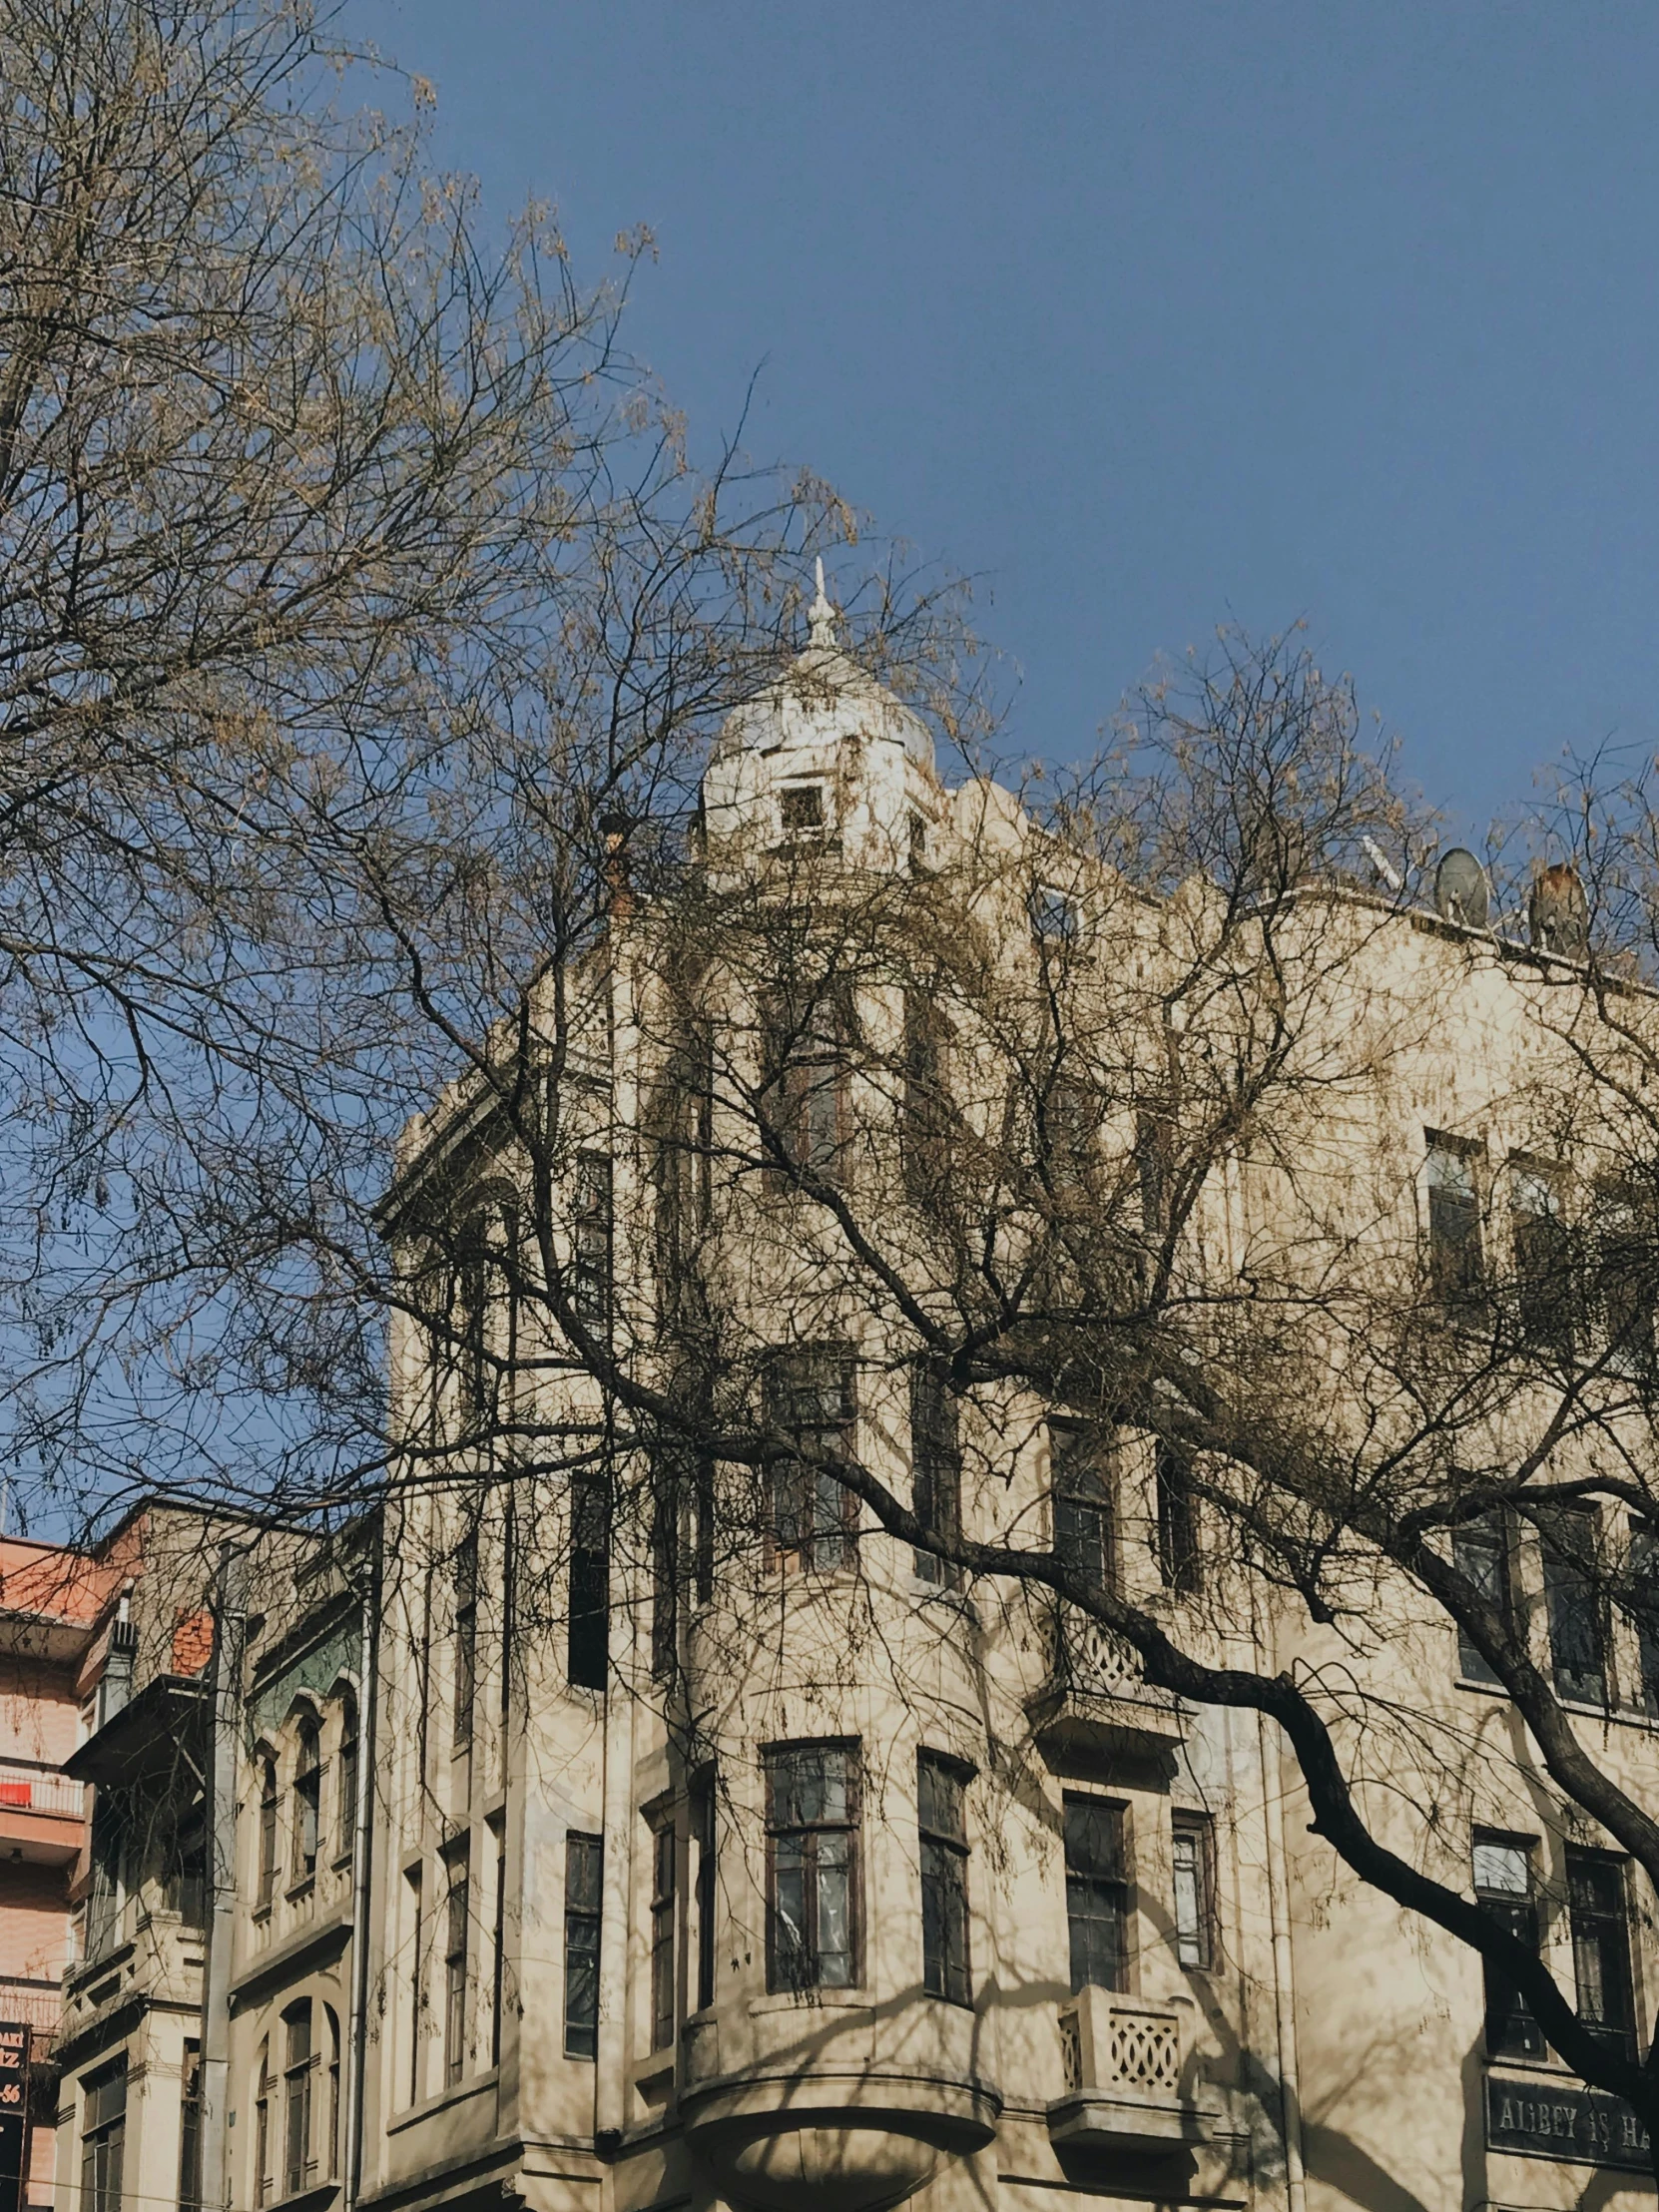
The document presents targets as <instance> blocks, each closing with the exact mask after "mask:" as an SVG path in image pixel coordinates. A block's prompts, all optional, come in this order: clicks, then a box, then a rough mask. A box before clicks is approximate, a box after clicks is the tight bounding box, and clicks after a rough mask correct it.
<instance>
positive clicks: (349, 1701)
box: [335, 1690, 359, 1859]
mask: <svg viewBox="0 0 1659 2212" xmlns="http://www.w3.org/2000/svg"><path fill="white" fill-rule="evenodd" d="M358 1743H359V1738H358V1735H357V1701H356V1699H355V1698H354V1697H353V1696H352V1695H351V1692H350V1691H349V1690H347V1691H346V1692H345V1695H344V1696H343V1697H342V1698H341V1699H340V1708H339V1788H338V1791H337V1792H336V1795H335V1803H336V1807H337V1813H336V1819H335V1827H336V1828H337V1830H338V1833H339V1856H340V1857H341V1859H349V1858H350V1857H351V1854H352V1852H353V1850H354V1849H355V1847H356V1841H357V1757H358Z"/></svg>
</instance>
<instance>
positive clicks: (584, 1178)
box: [571, 1152, 611, 1329]
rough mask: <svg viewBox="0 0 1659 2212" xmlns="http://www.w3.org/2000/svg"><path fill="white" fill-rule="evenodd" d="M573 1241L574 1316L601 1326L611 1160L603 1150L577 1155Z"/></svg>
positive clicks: (605, 1316)
mask: <svg viewBox="0 0 1659 2212" xmlns="http://www.w3.org/2000/svg"><path fill="white" fill-rule="evenodd" d="M571 1227H572V1244H573V1249H574V1255H575V1283H574V1287H573V1291H572V1303H573V1305H574V1306H575V1308H576V1314H577V1318H578V1319H579V1320H580V1321H584V1322H586V1323H587V1324H588V1326H589V1327H590V1328H594V1329H601V1328H603V1327H604V1325H605V1323H606V1322H607V1321H608V1320H609V1319H610V1312H611V1162H610V1159H609V1157H608V1155H606V1154H605V1153H603V1152H582V1153H578V1154H577V1158H576V1191H575V1208H574V1219H573V1222H572V1225H571Z"/></svg>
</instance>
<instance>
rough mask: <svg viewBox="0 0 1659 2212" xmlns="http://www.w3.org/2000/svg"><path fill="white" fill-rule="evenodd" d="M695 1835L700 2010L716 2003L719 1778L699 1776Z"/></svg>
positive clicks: (694, 1807)
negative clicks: (716, 1790)
mask: <svg viewBox="0 0 1659 2212" xmlns="http://www.w3.org/2000/svg"><path fill="white" fill-rule="evenodd" d="M692 1834H693V1838H694V1840H695V1842H696V1844H697V2008H698V2010H699V2011H701V2010H702V2009H703V2007H704V2005H706V2004H713V2003H714V2001H715V1899H716V1894H717V1892H716V1879H717V1866H718V1862H717V1860H716V1857H715V1848H716V1847H715V1776H714V1771H713V1769H708V1770H705V1772H704V1773H703V1774H702V1775H700V1776H699V1778H698V1783H697V1787H696V1789H695V1790H694V1791H693V1793H692Z"/></svg>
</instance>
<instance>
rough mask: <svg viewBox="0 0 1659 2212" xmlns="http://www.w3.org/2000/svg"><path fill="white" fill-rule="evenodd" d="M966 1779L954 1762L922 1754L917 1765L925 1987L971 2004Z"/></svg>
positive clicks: (917, 1819) (951, 2001) (925, 1753)
mask: <svg viewBox="0 0 1659 2212" xmlns="http://www.w3.org/2000/svg"><path fill="white" fill-rule="evenodd" d="M966 1781H967V1777H966V1775H965V1773H964V1771H963V1770H962V1768H961V1767H959V1766H958V1765H957V1764H956V1762H955V1761H954V1760H953V1759H941V1758H939V1757H937V1756H936V1755H935V1754H934V1753H932V1752H926V1751H924V1752H922V1753H921V1755H920V1757H919V1758H918V1760H917V1762H916V1823H917V1827H918V1830H919V1832H920V1840H921V1982H922V1987H923V1988H924V1989H925V1990H926V1991H927V1993H928V1995H929V1996H935V1997H944V1998H947V1999H948V2001H949V2002H950V2003H952V2004H971V2003H972V2002H973V1991H972V1986H971V1982H970V1979H969V1973H968V1902H967V1864H968V1846H967V1828H966V1824H965V1821H964V1818H963V1805H962V1801H963V1798H964V1795H965V1789H966Z"/></svg>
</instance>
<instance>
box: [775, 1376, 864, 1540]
mask: <svg viewBox="0 0 1659 2212" xmlns="http://www.w3.org/2000/svg"><path fill="white" fill-rule="evenodd" d="M855 1411H856V1408H855V1404H854V1397H853V1366H852V1362H851V1360H850V1358H848V1356H847V1355H846V1354H845V1353H844V1352H842V1351H841V1350H840V1349H839V1348H838V1347H822V1348H820V1349H817V1350H813V1351H803V1352H791V1353H784V1354H780V1355H779V1356H778V1357H777V1358H775V1359H774V1360H773V1361H772V1362H771V1363H770V1364H769V1366H768V1369H767V1374H766V1412H767V1419H768V1422H769V1423H770V1425H771V1426H772V1427H774V1428H776V1429H780V1430H782V1432H783V1433H784V1435H786V1436H787V1437H788V1438H789V1439H790V1440H791V1441H792V1442H793V1443H795V1444H796V1445H797V1446H799V1447H800V1449H801V1451H802V1457H801V1458H799V1459H786V1460H784V1461H783V1462H782V1463H779V1464H775V1465H774V1466H773V1467H772V1468H771V1469H770V1470H769V1473H768V1482H769V1485H770V1490H771V1511H770V1516H769V1517H770V1534H771V1538H772V1544H773V1549H774V1551H775V1553H776V1555H777V1556H778V1558H779V1559H780V1560H781V1561H782V1562H783V1563H784V1564H786V1565H789V1564H795V1565H798V1566H808V1567H812V1568H815V1569H817V1570H818V1571H819V1572H820V1573H830V1572H833V1570H834V1569H835V1568H837V1567H841V1566H844V1565H845V1564H846V1563H847V1560H848V1556H849V1554H850V1552H851V1549H852V1545H853V1541H854V1538H853V1535H852V1528H853V1523H854V1521H855V1518H856V1501H855V1500H854V1498H853V1496H852V1493H851V1492H850V1491H849V1490H848V1489H847V1488H846V1487H845V1485H844V1484H843V1483H842V1482H841V1481H840V1480H839V1479H838V1478H837V1476H836V1474H835V1472H834V1470H833V1468H832V1467H831V1466H828V1465H825V1464H822V1463H821V1461H822V1460H823V1459H824V1458H836V1459H845V1458H850V1457H851V1456H852V1454H853V1450H854V1446H855V1435H854V1420H855Z"/></svg>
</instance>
